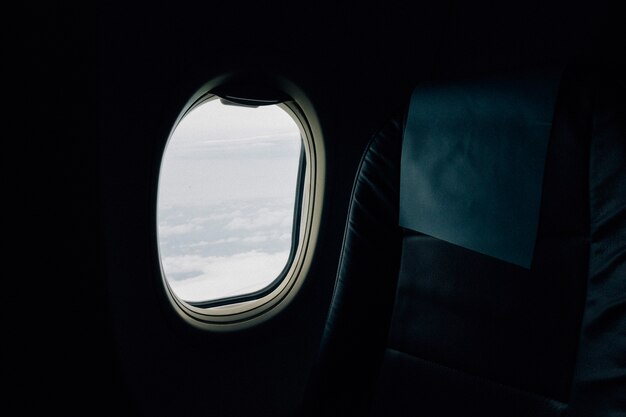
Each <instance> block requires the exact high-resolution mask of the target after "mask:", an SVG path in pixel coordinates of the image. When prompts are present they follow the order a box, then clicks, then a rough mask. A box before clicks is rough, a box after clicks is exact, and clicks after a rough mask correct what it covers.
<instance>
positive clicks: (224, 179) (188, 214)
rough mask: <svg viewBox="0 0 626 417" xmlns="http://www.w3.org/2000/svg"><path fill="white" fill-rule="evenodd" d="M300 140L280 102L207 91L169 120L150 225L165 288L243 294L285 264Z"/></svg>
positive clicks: (194, 297)
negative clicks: (244, 102) (232, 101)
mask: <svg viewBox="0 0 626 417" xmlns="http://www.w3.org/2000/svg"><path fill="white" fill-rule="evenodd" d="M301 148H302V140H301V137H300V131H299V129H298V126H297V124H296V123H295V121H294V120H293V119H292V118H291V116H290V115H289V114H287V112H285V111H284V110H283V109H282V108H280V107H278V106H276V105H272V106H263V107H258V108H248V107H240V106H231V105H224V104H222V103H221V102H220V101H219V100H212V101H209V102H207V103H204V104H202V105H200V106H199V107H197V108H195V109H194V110H192V111H191V112H190V113H189V114H187V115H186V116H185V117H184V119H183V120H181V122H180V123H179V125H178V126H177V127H176V130H175V131H174V133H173V134H172V137H171V138H170V141H169V143H168V146H167V149H166V151H165V154H164V156H163V161H162V164H161V173H160V177H159V195H158V207H157V216H158V232H159V250H160V256H161V263H162V266H163V271H164V273H165V277H166V279H167V281H168V283H169V285H170V287H171V289H172V291H173V292H174V293H175V294H176V295H177V296H178V297H179V298H180V299H182V300H185V301H190V302H197V301H210V300H216V299H221V298H225V297H231V296H237V295H244V294H249V293H252V292H254V291H257V290H261V289H263V288H265V287H267V286H268V285H269V284H271V283H272V282H273V281H274V280H275V279H276V278H277V277H278V276H279V274H280V273H281V271H282V270H283V268H284V267H285V265H286V263H287V261H288V259H289V255H290V251H291V248H292V229H293V224H294V207H295V202H296V197H297V196H296V191H297V178H298V170H299V161H300V153H301Z"/></svg>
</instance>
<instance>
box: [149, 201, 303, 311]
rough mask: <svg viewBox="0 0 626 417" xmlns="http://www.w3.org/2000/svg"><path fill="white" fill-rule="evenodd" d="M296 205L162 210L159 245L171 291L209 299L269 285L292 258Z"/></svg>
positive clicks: (275, 203) (188, 298)
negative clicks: (290, 254)
mask: <svg viewBox="0 0 626 417" xmlns="http://www.w3.org/2000/svg"><path fill="white" fill-rule="evenodd" d="M293 209H294V204H293V202H292V201H291V199H282V200H274V199H259V200H255V201H225V202H222V203H221V204H215V205H212V206H206V207H168V208H162V209H161V210H160V211H159V226H158V227H159V237H160V242H159V247H160V253H161V263H162V265H163V270H164V272H165V275H166V277H167V279H168V282H169V283H170V286H171V288H172V290H173V291H174V292H175V293H176V294H177V295H178V296H179V297H180V298H182V299H184V300H186V301H206V300H211V299H217V298H223V297H227V296H229V295H234V294H245V293H249V292H252V291H256V290H259V289H262V288H264V287H266V286H267V285H269V284H270V283H271V282H272V281H273V280H274V279H275V278H276V277H277V276H278V275H279V274H280V272H281V271H282V270H283V268H284V267H285V265H286V263H287V260H288V257H289V253H290V250H291V232H292V227H293Z"/></svg>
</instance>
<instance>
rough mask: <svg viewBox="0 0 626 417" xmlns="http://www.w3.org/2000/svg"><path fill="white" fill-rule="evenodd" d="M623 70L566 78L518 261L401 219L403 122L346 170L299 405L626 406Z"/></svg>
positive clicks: (430, 412) (468, 410)
mask: <svg viewBox="0 0 626 417" xmlns="http://www.w3.org/2000/svg"><path fill="white" fill-rule="evenodd" d="M625 97H626V86H625V84H624V79H620V78H619V76H618V74H614V73H612V72H610V71H608V70H604V69H598V68H591V67H585V66H572V67H570V68H568V69H567V70H566V71H565V73H564V74H563V76H562V79H561V85H560V88H559V93H558V96H557V101H556V108H555V112H554V116H553V124H552V130H551V135H550V142H549V145H548V152H547V157H546V165H545V172H544V178H543V191H542V200H541V208H540V216H539V228H538V234H537V241H536V245H535V251H534V257H533V262H532V265H531V267H530V269H525V268H522V267H520V266H517V265H514V264H511V263H507V262H504V261H502V260H498V259H495V258H492V257H489V256H487V255H483V254H480V253H477V252H473V251H471V250H469V249H465V248H462V247H459V246H456V245H453V244H451V243H447V242H444V241H442V240H438V239H435V238H433V237H430V236H427V235H424V234H422V233H418V232H414V231H410V230H407V229H403V228H401V227H399V226H398V211H399V208H398V207H399V206H398V205H399V178H400V160H401V148H402V125H403V123H402V122H401V121H400V120H399V119H398V120H395V121H392V122H390V124H389V125H388V126H386V127H385V128H384V129H383V130H381V131H380V132H379V133H378V134H377V135H375V137H374V138H373V139H372V140H371V141H370V143H369V144H368V146H367V149H366V151H365V153H364V156H363V158H362V161H361V164H360V167H359V171H358V173H357V178H356V181H355V185H354V189H353V194H352V200H351V205H350V209H349V218H348V223H347V226H346V231H345V236H344V244H343V248H342V255H341V259H340V265H339V271H338V276H337V281H336V287H335V292H334V295H333V299H332V303H331V306H330V311H329V315H328V319H327V324H326V328H325V332H324V337H323V341H322V347H321V353H320V357H319V361H318V365H317V367H316V369H315V372H314V377H313V379H312V381H313V382H312V383H311V391H310V392H311V393H312V394H311V395H310V397H309V399H310V401H309V403H308V404H307V406H306V407H307V409H308V411H309V412H310V414H311V415H380V416H404V415H407V416H409V415H410V416H413V415H415V416H424V417H435V416H442V417H443V416H446V417H447V416H459V415H464V416H520V417H526V416H566V415H567V416H576V417H579V416H580V417H582V416H586V417H596V416H597V417H600V416H602V417H613V416H625V415H626V172H625V170H626V139H625V137H626V134H625V130H626V129H625V120H626V112H625Z"/></svg>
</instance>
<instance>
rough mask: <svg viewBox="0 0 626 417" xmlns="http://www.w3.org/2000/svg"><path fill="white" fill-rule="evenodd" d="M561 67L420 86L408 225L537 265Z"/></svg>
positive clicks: (410, 154) (413, 113)
mask: <svg viewBox="0 0 626 417" xmlns="http://www.w3.org/2000/svg"><path fill="white" fill-rule="evenodd" d="M560 75H561V71H559V70H548V71H536V72H526V73H515V74H507V75H501V76H494V77H489V78H482V79H477V80H471V81H462V82H454V83H446V84H430V85H423V86H419V87H417V88H416V89H415V90H414V92H413V95H412V97H411V103H410V106H409V110H408V114H407V119H406V125H405V129H404V138H403V145H402V161H401V171H400V216H399V221H400V226H401V227H404V228H407V229H412V230H415V231H417V232H421V233H424V234H426V235H430V236H432V237H435V238H438V239H441V240H445V241H448V242H450V243H453V244H456V245H459V246H462V247H465V248H467V249H470V250H473V251H476V252H480V253H483V254H486V255H490V256H493V257H495V258H498V259H501V260H504V261H507V262H511V263H513V264H516V265H519V266H522V267H525V268H530V266H531V263H532V256H533V251H534V247H535V241H536V237H537V236H536V235H537V227H538V222H539V210H540V204H541V194H542V183H543V172H544V166H545V160H546V153H547V148H548V142H549V139H550V131H551V126H552V118H553V114H554V106H555V101H556V95H557V90H558V84H559V80H560Z"/></svg>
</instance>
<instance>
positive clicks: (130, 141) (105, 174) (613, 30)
mask: <svg viewBox="0 0 626 417" xmlns="http://www.w3.org/2000/svg"><path fill="white" fill-rule="evenodd" d="M27 9H28V13H29V15H30V16H31V17H32V22H34V25H33V26H34V30H33V31H32V32H31V33H29V34H28V35H27V44H28V45H29V47H31V48H32V49H33V51H34V52H33V54H32V56H30V57H29V61H28V62H29V65H30V67H31V69H30V70H29V72H28V75H29V76H31V77H34V78H35V79H37V80H40V81H39V82H36V83H32V84H33V85H29V87H28V91H29V94H30V95H31V96H32V95H38V96H40V97H41V96H42V95H43V96H44V97H47V98H48V99H46V100H35V103H29V105H31V106H34V108H35V112H36V114H42V122H41V123H34V125H33V122H32V120H31V121H26V122H27V123H29V125H32V128H33V129H34V131H35V132H36V135H37V137H38V139H35V140H34V141H32V142H31V141H28V142H27V143H23V144H20V146H24V149H23V150H21V151H24V152H29V151H33V150H34V149H39V150H40V151H39V152H41V156H40V157H37V158H36V160H38V161H39V158H41V164H42V166H43V167H45V168H44V169H43V170H42V172H45V173H46V177H44V179H42V177H35V178H33V177H32V176H29V175H28V173H29V172H30V171H29V170H26V169H25V168H20V169H17V170H16V171H14V174H15V176H16V178H17V177H19V178H20V180H18V187H17V188H18V190H19V191H18V195H19V196H20V198H22V201H23V202H24V207H29V208H30V207H35V206H37V207H41V206H42V205H43V206H45V207H50V208H49V209H47V210H46V214H45V215H44V216H43V219H42V220H39V221H41V222H42V223H44V224H48V226H47V228H48V230H49V228H50V224H51V225H52V229H51V230H50V232H49V234H48V235H47V236H46V237H43V240H41V241H40V242H39V243H38V245H40V246H41V247H45V248H46V249H45V255H42V258H41V259H40V260H38V261H32V260H31V262H33V264H34V267H35V269H37V270H38V269H39V268H42V272H41V274H42V275H41V276H46V277H47V278H45V279H43V278H38V279H37V280H36V282H37V285H39V282H40V281H44V282H43V283H42V284H41V286H40V290H39V291H38V294H41V301H40V300H39V299H37V304H36V307H34V308H27V309H24V302H23V301H19V302H17V303H15V304H16V305H15V306H13V304H12V303H10V304H9V305H10V307H11V308H12V309H13V308H15V309H17V308H20V313H16V314H15V316H16V317H17V322H16V323H15V324H13V325H12V328H11V329H10V331H11V332H12V333H13V337H12V339H11V340H13V341H14V343H12V349H14V351H13V352H12V354H11V357H9V358H8V359H7V360H8V361H9V362H13V365H14V366H12V368H13V370H12V372H11V378H12V380H13V381H14V382H13V383H12V385H14V387H15V388H16V390H15V394H14V395H11V397H12V399H11V400H10V401H12V402H13V403H14V407H15V410H16V411H19V410H21V411H24V412H25V414H27V415H29V412H30V411H31V410H42V409H43V410H49V411H50V412H51V410H58V412H59V413H60V414H62V415H123V416H126V415H128V416H200V415H207V416H230V417H236V416H250V415H258V416H299V415H307V412H310V410H307V409H306V408H307V406H306V405H303V404H307V403H306V401H313V402H315V397H313V399H311V398H308V399H307V396H309V395H311V394H310V392H309V391H308V390H309V389H310V387H311V384H310V377H311V375H312V371H313V370H314V368H315V366H316V360H317V356H318V352H319V348H320V341H321V339H322V334H323V332H324V328H325V322H326V318H327V314H328V311H329V305H330V303H331V297H332V294H333V288H334V284H335V279H336V277H337V270H338V265H339V258H340V254H341V249H342V240H343V236H344V230H345V225H346V220H347V216H348V207H349V203H350V198H351V192H352V187H353V183H354V179H355V175H356V172H357V168H358V166H359V161H360V160H361V156H362V155H363V152H364V150H365V148H366V146H367V144H368V142H369V141H370V139H371V138H372V137H373V136H374V135H375V134H376V133H377V132H379V131H380V130H381V129H382V128H383V127H384V126H385V125H386V124H387V123H388V122H389V120H391V119H394V118H398V117H399V115H401V114H402V112H403V111H404V109H405V108H406V106H407V104H408V101H409V98H410V95H411V92H412V90H413V87H414V86H415V85H417V84H419V83H425V82H442V81H446V80H462V79H467V78H471V77H476V76H486V75H490V74H493V73H499V72H506V71H516V70H525V69H532V68H538V67H545V66H564V65H568V64H572V63H575V64H579V63H580V64H583V65H586V66H590V67H593V68H596V67H601V68H607V69H608V71H609V72H610V73H612V74H621V81H620V82H621V87H620V88H621V91H623V90H624V78H623V74H624V72H623V71H621V70H622V69H623V58H624V51H625V50H626V48H625V47H624V46H625V45H624V42H623V39H624V37H623V36H621V35H623V22H622V19H620V17H621V16H623V12H620V13H621V14H620V13H618V12H617V8H616V7H613V5H611V4H609V2H601V1H594V2H592V1H586V2H581V3H572V2H566V1H560V0H559V1H551V2H546V1H524V2H522V1H514V2H495V1H492V2H489V1H480V2H461V1H449V0H446V1H439V2H437V1H418V2H413V3H411V4H405V5H394V4H392V3H386V2H379V3H375V4H368V3H361V4H359V5H358V6H357V5H343V4H334V5H328V6H326V5H324V6H322V5H320V4H317V3H315V2H310V3H297V4H296V3H290V4H282V5H274V4H272V5H269V4H268V5H266V4H264V3H262V2H249V3H248V2H246V3H243V4H240V3H238V2H235V3H229V2H222V3H221V4H219V5H218V4H216V3H211V2H203V3H194V4H186V3H176V2H173V3H170V4H158V3H148V2H141V3H132V4H130V3H121V2H99V3H98V4H97V5H81V6H67V5H63V4H48V5H41V6H35V5H29V6H27ZM31 71H32V72H31ZM229 71H247V72H258V73H264V74H265V73H269V74H279V75H280V76H283V77H285V78H287V79H289V80H290V81H292V82H293V83H294V84H296V85H298V87H299V88H300V89H301V90H302V91H303V92H304V93H305V94H306V95H307V96H308V98H309V100H310V101H311V103H313V105H314V107H315V109H316V111H317V113H318V117H319V120H320V125H321V126H322V129H323V132H324V145H325V148H326V178H327V179H326V190H325V195H324V202H323V215H322V221H321V226H320V231H319V233H320V235H319V242H318V246H317V247H316V250H315V255H314V261H313V264H312V266H311V269H310V271H309V274H308V276H307V277H306V280H305V281H304V284H303V286H302V288H301V289H300V292H299V293H298V294H297V297H296V298H295V299H294V300H293V301H292V302H291V303H290V304H289V305H288V307H287V308H286V309H285V310H283V311H282V312H281V313H280V314H278V315H276V316H275V317H273V318H272V319H271V320H268V321H267V322H264V323H262V324H260V325H258V326H255V327H252V328H249V329H245V330H242V331H237V332H210V331H202V330H198V329H196V328H193V327H191V326H189V325H188V324H187V323H185V322H184V321H182V320H180V319H179V317H178V316H177V315H175V314H173V313H172V311H170V309H169V306H168V305H167V303H166V302H164V296H163V294H162V288H161V287H160V286H159V284H160V282H161V281H160V279H159V278H158V274H160V271H159V270H158V269H156V268H155V267H154V265H155V256H158V255H157V254H156V252H155V242H154V216H155V214H154V213H155V210H156V209H155V200H154V190H155V187H156V185H157V183H158V161H159V158H160V153H161V152H162V150H163V146H164V144H165V141H166V140H167V137H168V134H169V131H170V129H171V128H172V126H173V124H174V122H175V120H176V118H177V117H178V115H179V112H180V111H181V109H182V108H183V106H184V105H185V103H186V102H187V100H188V99H189V98H190V97H191V95H192V94H194V92H195V91H196V90H197V89H198V88H199V87H200V86H201V85H202V84H204V83H205V82H207V81H208V80H210V79H212V78H214V77H216V76H219V75H221V74H223V73H226V72H229ZM42 83H43V85H42ZM622 98H623V96H622ZM622 106H623V102H622ZM400 117H401V116H400ZM44 137H47V138H49V137H55V138H58V140H57V141H56V142H54V143H50V141H48V140H44V139H40V138H44ZM40 141H41V142H42V143H39V142H40ZM622 150H623V147H622ZM37 172H39V170H37ZM23 174H24V175H23ZM21 178H27V179H25V180H21ZM21 181H24V182H23V183H22V182H21ZM42 181H43V184H44V185H43V186H42V185H41V184H42ZM31 187H36V188H37V189H41V188H43V190H42V192H41V193H40V194H38V195H34V196H33V195H32V194H31V193H30V192H28V191H24V190H25V189H28V188H31ZM51 202H52V204H51ZM27 212H29V213H30V211H28V210H24V213H27ZM44 230H46V229H44ZM57 236H62V238H61V239H60V241H59V239H57V238H56V237H57ZM622 236H623V234H622ZM32 237H33V234H32V233H29V234H28V236H25V237H23V238H22V239H25V240H26V239H30V238H32ZM40 239H41V238H40ZM23 243H24V244H26V241H24V242H23ZM621 262H622V263H623V262H624V259H621ZM44 265H51V266H52V268H53V271H52V272H50V269H49V268H50V267H45V266H44ZM32 286H33V284H30V283H20V284H18V287H17V288H19V291H27V290H30V289H32ZM622 288H623V286H622ZM35 298H37V296H36V297H35ZM51 302H53V305H51V304H50V303H51ZM623 307H624V304H623V303H622V304H621V307H619V306H618V307H616V308H617V309H618V310H617V311H616V313H615V314H617V315H619V317H621V318H618V319H617V320H621V323H622V326H623V324H624V311H623V310H624V308H623ZM620 308H621V310H619V309H620ZM8 317H14V316H13V315H8ZM622 328H623V327H622ZM616 344H621V348H622V349H623V348H624V339H623V338H622V339H621V340H616ZM16 369H17V372H16ZM624 369H626V368H622V371H623V370H624ZM13 374H14V375H13ZM613 382H614V383H615V384H621V385H620V386H622V387H623V386H624V383H625V380H624V374H621V376H617V377H616V380H615V381H613ZM616 401H617V400H616ZM620 401H621V403H620V404H621V405H622V406H626V405H625V404H624V397H623V392H622V399H621V400H620ZM621 413H623V414H620V410H619V409H615V410H614V414H611V416H623V415H626V409H624V408H622V409H621ZM383 415H384V411H383ZM414 415H424V416H427V415H428V414H419V408H418V407H417V406H416V411H415V414H414ZM546 415H552V414H546ZM554 415H557V414H554Z"/></svg>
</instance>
